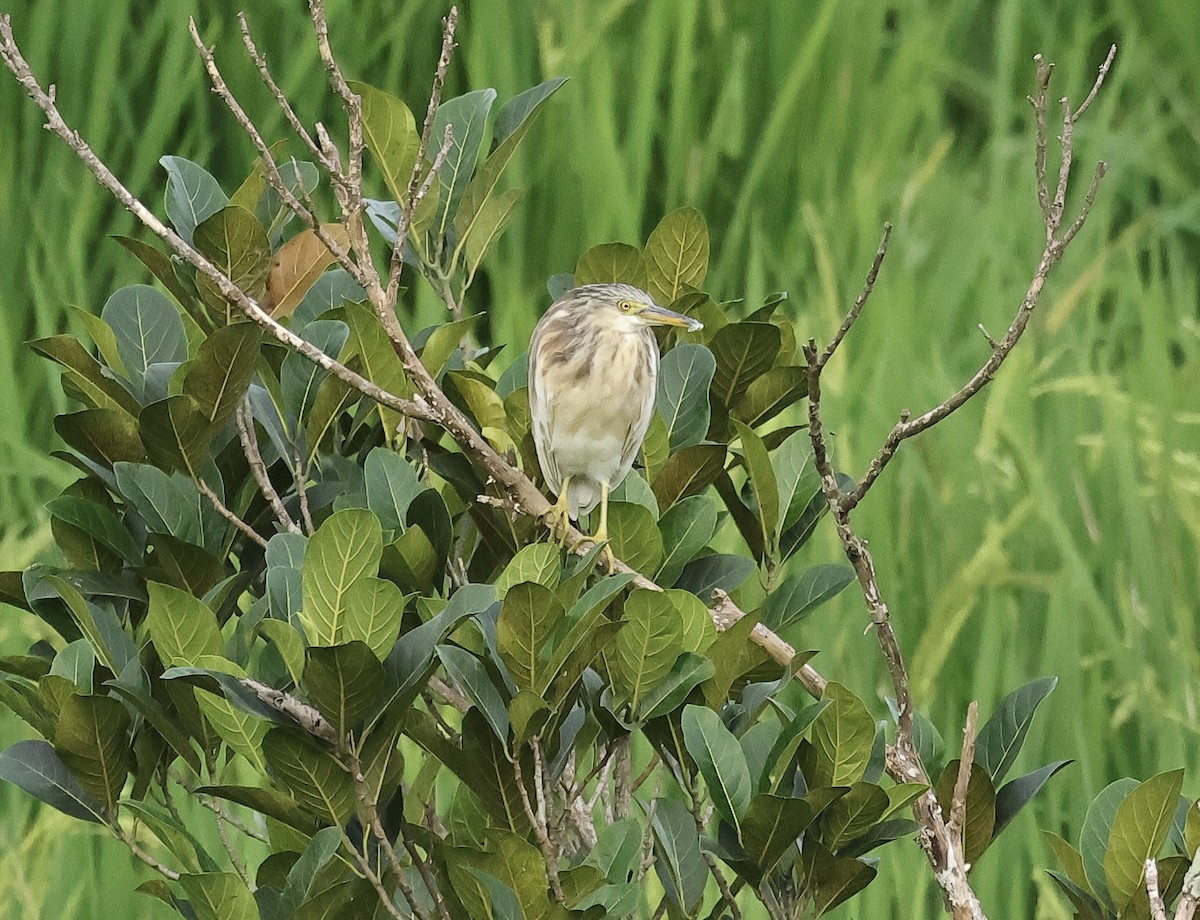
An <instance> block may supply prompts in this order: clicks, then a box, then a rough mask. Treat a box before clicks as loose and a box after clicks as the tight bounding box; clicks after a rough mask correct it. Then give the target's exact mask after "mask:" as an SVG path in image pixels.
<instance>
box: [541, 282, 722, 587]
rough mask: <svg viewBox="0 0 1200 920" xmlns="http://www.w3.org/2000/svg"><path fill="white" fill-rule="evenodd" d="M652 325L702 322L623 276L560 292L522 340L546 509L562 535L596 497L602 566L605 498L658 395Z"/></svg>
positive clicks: (628, 461) (629, 462) (690, 327)
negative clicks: (548, 495) (549, 496)
mask: <svg viewBox="0 0 1200 920" xmlns="http://www.w3.org/2000/svg"><path fill="white" fill-rule="evenodd" d="M655 326H670V327H675V328H680V329H685V330H687V331H688V332H697V331H699V330H700V329H702V328H704V326H703V324H702V323H701V322H700V321H699V320H696V319H693V318H692V317H690V316H685V315H684V314H682V313H676V312H675V311H673V310H668V309H666V308H665V307H660V306H659V305H658V304H656V303H655V302H654V298H653V297H651V296H650V295H649V294H647V293H646V292H645V291H643V290H641V289H640V288H636V287H633V286H632V285H629V284H585V285H583V286H581V287H577V288H574V289H572V290H569V291H567V292H566V293H565V294H563V295H562V296H561V297H560V298H559V299H558V300H556V301H555V302H554V303H553V304H552V305H551V306H550V309H548V310H547V311H546V313H545V315H543V316H542V318H541V320H539V322H538V324H537V326H536V327H535V328H534V330H533V335H532V337H531V338H530V341H529V412H530V421H531V427H532V429H533V441H534V445H535V446H536V448H537V458H538V464H539V465H540V466H541V470H542V475H543V478H544V479H545V481H546V485H547V486H548V487H549V488H550V490H551V491H552V492H553V493H554V494H555V496H556V497H557V501H556V502H555V504H554V505H553V507H552V508H551V509H550V511H549V513H548V514H547V516H546V524H547V526H548V527H549V528H550V531H551V533H552V534H555V535H557V536H558V537H559V538H560V541H561V542H562V543H564V544H565V543H566V540H567V534H568V533H569V530H570V521H571V520H574V521H578V520H579V519H580V517H581V516H583V515H585V514H588V513H589V512H591V511H592V509H593V508H595V507H596V505H597V504H598V505H599V506H600V522H599V525H598V526H597V528H596V531H595V533H594V534H593V535H592V540H593V541H594V542H595V544H596V545H598V546H602V547H603V552H604V554H605V557H606V559H607V561H608V566H609V569H610V571H611V570H612V568H613V565H614V562H615V560H614V557H613V554H612V551H611V549H609V547H608V545H607V541H608V496H609V493H610V492H611V491H612V490H613V489H615V488H616V487H617V486H619V485H620V484H621V482H622V481H623V480H624V479H625V477H626V476H627V475H628V474H629V470H630V469H631V468H632V467H633V460H634V457H636V456H637V452H638V450H639V449H640V448H641V446H642V441H643V440H644V439H645V437H646V431H647V429H649V427H650V419H651V417H652V416H653V414H654V400H655V397H656V395H657V393H658V365H659V353H658V341H657V340H656V339H655V337H654V327H655Z"/></svg>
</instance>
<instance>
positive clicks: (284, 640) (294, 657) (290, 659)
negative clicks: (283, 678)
mask: <svg viewBox="0 0 1200 920" xmlns="http://www.w3.org/2000/svg"><path fill="white" fill-rule="evenodd" d="M257 629H258V631H259V632H260V633H262V634H263V636H265V637H266V639H267V641H269V642H270V643H271V644H272V645H274V646H275V650H276V651H277V652H279V657H280V658H282V659H283V663H284V666H285V667H286V668H287V670H288V674H289V675H290V676H291V678H292V681H293V682H294V683H296V684H299V683H300V678H301V675H302V674H303V673H304V639H303V638H302V637H301V635H300V633H299V632H297V631H296V628H295V627H294V626H292V625H291V624H290V623H288V622H287V621H286V620H283V619H278V620H275V619H264V620H261V621H260V622H259V624H258V627H257Z"/></svg>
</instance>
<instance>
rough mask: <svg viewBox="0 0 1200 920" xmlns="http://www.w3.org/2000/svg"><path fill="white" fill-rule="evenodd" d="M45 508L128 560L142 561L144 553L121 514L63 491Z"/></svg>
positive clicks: (133, 561)
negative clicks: (139, 548)
mask: <svg viewBox="0 0 1200 920" xmlns="http://www.w3.org/2000/svg"><path fill="white" fill-rule="evenodd" d="M46 510H47V511H49V512H50V514H51V515H52V516H53V517H55V518H57V519H58V520H60V521H65V522H66V523H68V524H71V525H73V526H75V527H78V528H79V529H80V530H82V531H83V532H84V533H86V534H87V535H88V536H90V537H92V538H93V539H95V540H96V541H97V542H98V543H100V544H101V545H102V546H104V547H106V548H107V549H110V550H112V551H113V552H114V553H116V554H117V555H118V556H121V557H122V558H123V559H125V560H126V561H127V562H132V563H138V562H140V561H141V558H142V554H141V552H140V551H139V550H138V547H137V544H136V543H134V541H133V537H132V536H130V534H129V531H128V530H127V529H126V528H125V525H124V523H123V522H122V520H121V518H119V517H118V516H117V515H116V513H115V512H113V511H110V510H109V509H108V508H106V507H104V506H103V505H100V504H97V503H96V502H93V501H88V500H87V499H86V498H81V497H78V496H74V495H62V496H60V497H58V498H55V499H52V500H51V501H48V502H47V503H46Z"/></svg>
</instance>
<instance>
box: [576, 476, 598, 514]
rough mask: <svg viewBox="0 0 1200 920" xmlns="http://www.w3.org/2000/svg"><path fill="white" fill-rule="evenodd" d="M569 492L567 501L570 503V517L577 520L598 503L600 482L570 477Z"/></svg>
mask: <svg viewBox="0 0 1200 920" xmlns="http://www.w3.org/2000/svg"><path fill="white" fill-rule="evenodd" d="M570 488H571V494H570V495H569V496H568V501H569V502H570V505H571V518H572V519H573V520H576V521H578V520H579V519H580V517H582V516H583V515H585V514H587V513H588V512H589V511H591V510H592V509H593V508H595V507H596V506H597V505H598V504H600V484H599V483H598V482H593V481H592V480H590V479H582V478H580V479H572V480H571V486H570Z"/></svg>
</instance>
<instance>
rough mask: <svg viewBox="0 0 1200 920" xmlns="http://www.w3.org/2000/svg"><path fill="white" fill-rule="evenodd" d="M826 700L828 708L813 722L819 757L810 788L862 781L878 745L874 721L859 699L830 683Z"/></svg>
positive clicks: (813, 740)
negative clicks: (876, 743) (874, 747)
mask: <svg viewBox="0 0 1200 920" xmlns="http://www.w3.org/2000/svg"><path fill="white" fill-rule="evenodd" d="M823 699H826V700H829V706H828V707H827V708H825V709H823V710H822V711H821V713H820V714H819V715H818V716H817V718H816V721H814V722H813V727H812V744H813V748H814V750H815V751H816V754H817V765H818V772H817V775H815V776H813V777H811V778H809V785H810V787H814V788H815V787H819V786H849V785H850V784H851V783H854V782H857V781H858V780H860V779H862V775H863V770H864V769H865V768H866V766H867V761H868V760H870V758H871V747H872V745H873V744H874V742H875V720H874V719H872V718H871V713H870V712H868V711H867V707H866V706H865V705H864V704H863V702H862V700H860V699H859V698H858V697H857V696H855V695H854V694H853V693H852V692H851V691H849V690H848V689H846V688H845V687H843V686H842V685H841V684H839V683H837V681H830V682H829V684H828V686H827V687H826V688H825V696H824V697H823Z"/></svg>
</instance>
